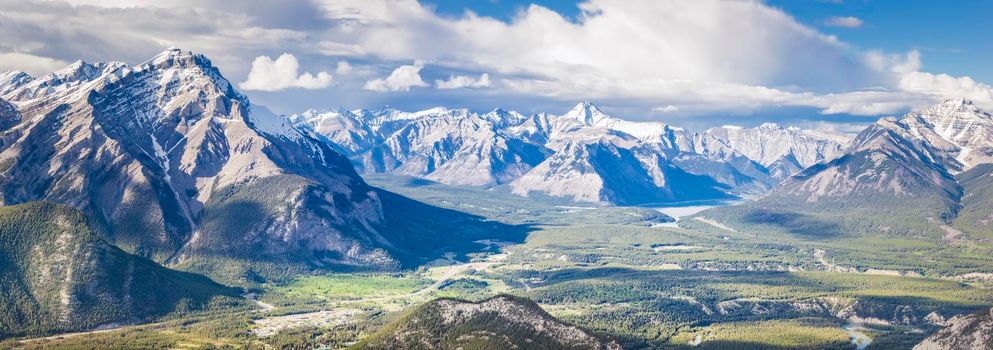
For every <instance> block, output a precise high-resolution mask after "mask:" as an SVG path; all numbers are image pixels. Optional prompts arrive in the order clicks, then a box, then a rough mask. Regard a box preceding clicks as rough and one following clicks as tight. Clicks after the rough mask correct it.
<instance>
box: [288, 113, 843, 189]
mask: <svg viewBox="0 0 993 350" xmlns="http://www.w3.org/2000/svg"><path fill="white" fill-rule="evenodd" d="M287 118H288V120H290V121H291V122H292V123H294V124H295V125H296V126H298V127H300V128H301V129H306V130H310V131H312V132H313V133H315V134H318V135H322V136H323V137H325V138H326V139H327V140H328V141H329V142H330V143H332V144H334V145H335V148H336V149H338V150H340V151H341V152H342V153H343V154H345V155H347V156H348V157H349V158H351V159H352V162H353V164H355V165H356V167H357V168H358V169H359V170H360V171H364V172H372V173H396V174H403V175H410V176H417V177H423V178H426V179H430V180H434V181H438V182H442V183H446V184H452V185H475V186H485V187H503V188H507V189H508V190H509V191H511V192H513V193H515V194H519V195H523V196H528V195H532V194H535V195H542V196H548V197H559V198H565V199H568V200H571V201H576V202H590V203H602V204H621V205H630V204H645V203H657V202H674V201H685V200H695V199H713V198H724V197H729V196H734V195H740V194H749V193H762V192H764V191H766V190H768V189H769V188H770V187H771V186H773V185H775V184H776V183H778V182H779V181H781V180H782V179H785V178H787V177H788V176H790V175H792V174H794V173H796V172H799V171H800V170H802V169H804V168H806V167H808V166H810V165H813V164H816V163H819V162H824V161H828V160H831V159H834V158H835V157H837V156H839V155H840V154H841V150H842V149H843V147H844V145H845V144H846V143H847V142H848V138H847V137H845V136H844V135H835V134H830V133H824V132H816V131H811V130H802V129H799V128H796V127H789V128H783V127H780V126H778V125H775V124H764V125H762V126H760V127H757V128H741V127H734V126H725V127H719V128H712V129H709V130H707V131H705V132H703V133H692V132H689V131H687V130H685V129H681V128H677V127H673V126H670V125H668V124H665V123H662V122H636V121H629V120H624V119H620V118H616V117H612V116H609V115H607V114H606V113H604V112H603V111H602V110H600V109H599V108H598V107H597V106H595V105H594V104H592V103H590V102H583V103H580V104H578V105H576V106H575V108H573V109H572V110H570V111H569V112H567V113H565V114H563V115H553V114H548V113H536V114H533V115H531V116H524V115H522V114H520V113H517V112H513V111H506V110H503V109H499V108H498V109H495V110H493V111H491V112H488V113H484V114H478V113H474V112H471V111H469V110H466V109H447V108H443V107H438V108H432V109H428V110H424V111H419V112H402V111H398V110H395V109H392V108H384V109H382V110H379V111H369V110H354V111H348V110H344V109H340V108H339V109H335V110H329V111H315V110H309V111H306V112H304V113H300V114H294V115H290V116H288V117H287Z"/></svg>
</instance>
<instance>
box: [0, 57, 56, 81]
mask: <svg viewBox="0 0 993 350" xmlns="http://www.w3.org/2000/svg"><path fill="white" fill-rule="evenodd" d="M67 65H69V63H68V62H66V61H63V60H57V59H52V58H48V57H41V56H35V55H31V54H25V53H18V52H9V53H0V70H19V71H23V72H25V73H28V74H29V75H32V76H41V75H44V74H47V73H51V72H52V71H55V70H57V69H59V68H62V67H65V66H67Z"/></svg>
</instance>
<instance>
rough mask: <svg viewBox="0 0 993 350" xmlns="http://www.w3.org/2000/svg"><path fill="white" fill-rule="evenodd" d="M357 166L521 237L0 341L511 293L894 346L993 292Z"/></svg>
mask: <svg viewBox="0 0 993 350" xmlns="http://www.w3.org/2000/svg"><path fill="white" fill-rule="evenodd" d="M367 178H369V181H370V182H371V183H373V184H374V185H376V186H380V187H383V188H385V189H387V190H390V191H394V192H397V193H400V194H403V195H406V196H409V197H412V198H415V199H418V200H422V201H425V202H428V203H431V204H433V205H438V206H443V207H447V208H450V209H455V210H459V211H464V212H468V213H471V214H476V215H481V216H484V217H486V218H488V219H490V220H496V221H500V222H504V223H507V224H511V225H530V226H531V227H533V228H534V230H533V231H532V232H530V233H529V235H528V237H527V239H526V240H525V241H524V242H522V243H507V242H500V241H494V240H484V241H480V242H478V243H479V251H478V252H477V253H473V254H469V256H467V257H466V259H462V260H461V261H460V260H458V259H455V256H454V254H452V255H450V257H451V258H450V259H448V258H446V259H439V260H436V261H434V262H432V263H430V264H428V265H425V266H422V267H421V268H419V269H417V270H412V271H403V272H396V273H348V274H330V275H311V276H300V277H298V278H296V279H294V280H292V281H289V282H287V283H278V284H276V283H272V284H262V285H259V286H257V289H258V290H257V292H258V295H257V296H256V297H257V299H258V305H259V308H258V310H255V311H233V312H230V313H214V314H210V315H204V316H202V317H195V318H191V319H184V320H177V321H169V322H163V323H158V324H153V325H145V326H134V327H126V328H123V329H118V330H110V331H98V332H89V333H82V334H74V335H66V336H58V337H46V338H40V339H33V340H30V341H22V342H19V341H7V342H5V343H0V347H19V348H43V347H53V346H59V347H66V348H80V349H82V348H100V347H106V346H108V345H113V347H119V348H129V347H130V348H141V347H156V348H207V347H225V346H230V347H235V348H259V349H269V348H292V347H296V348H301V347H302V348H318V347H326V348H345V347H348V346H349V345H351V344H354V343H356V342H357V341H359V340H361V339H362V338H364V337H366V336H368V335H369V334H370V333H372V332H374V331H375V330H376V329H377V328H378V327H379V326H381V325H383V324H385V323H387V322H389V321H390V320H392V319H394V318H395V317H397V316H398V315H400V314H401V313H402V312H403V311H404V310H406V309H408V308H410V307H411V306H415V305H418V304H421V303H424V302H426V301H429V300H432V299H435V298H438V297H453V298H461V299H468V300H482V299H485V298H488V297H491V296H494V295H497V294H514V295H519V296H523V297H526V298H529V299H531V300H534V301H535V302H537V303H539V305H541V306H542V308H544V309H545V310H546V311H548V312H549V313H551V314H552V315H554V316H556V317H557V318H559V319H562V320H565V321H567V322H570V323H573V324H575V325H578V326H581V327H584V328H586V329H589V330H592V331H595V332H598V333H600V334H604V335H608V336H610V337H614V338H616V339H618V340H619V341H620V342H621V344H622V345H624V347H625V348H634V349H637V348H668V349H689V348H701V349H729V348H733V349H748V348H755V349H856V348H857V349H891V348H910V347H912V346H913V344H916V343H917V342H919V341H920V340H921V339H923V338H924V337H926V336H927V335H929V334H931V333H933V332H934V331H935V330H937V329H939V328H940V327H941V326H942V325H943V324H944V322H945V320H947V319H948V318H951V317H952V316H955V315H958V314H965V313H971V312H975V311H977V310H980V309H983V308H988V307H990V306H991V305H993V289H990V288H989V287H990V286H991V285H988V284H986V283H985V282H983V281H982V279H971V280H970V279H962V278H958V279H955V278H953V277H954V276H955V275H961V274H965V273H967V272H970V271H959V270H958V269H957V267H956V266H955V264H956V261H954V260H952V261H946V260H943V259H942V258H941V257H942V255H941V254H940V250H935V252H937V253H936V254H935V255H934V256H925V257H914V256H906V255H900V254H897V253H896V249H897V248H899V249H908V247H912V248H915V249H913V250H914V251H924V252H925V253H926V252H928V250H927V249H931V248H929V247H930V246H925V245H923V244H921V243H912V242H910V241H909V240H908V241H890V242H885V241H871V240H867V239H864V238H852V239H848V240H846V239H835V240H832V241H830V242H827V241H819V240H811V239H806V238H804V237H791V236H789V235H787V234H784V233H777V232H751V231H745V230H742V229H739V228H737V227H735V226H734V224H733V223H728V222H721V221H720V220H719V219H717V218H709V217H705V216H699V215H698V216H689V217H684V218H681V220H680V221H679V222H678V225H660V223H661V222H659V218H658V217H657V216H656V215H655V214H656V213H657V212H656V211H655V210H654V209H649V208H581V209H577V208H575V207H571V206H556V205H552V204H542V203H541V202H538V201H534V200H530V199H525V198H521V197H516V196H512V195H508V194H503V193H500V192H499V191H484V190H479V189H474V188H465V187H449V186H444V185H437V184H425V183H423V182H413V181H408V179H405V178H401V177H392V176H379V175H372V176H367ZM414 183H416V185H413V184H414ZM704 214H705V213H704ZM690 218H692V219H690ZM873 247H887V249H883V251H881V252H876V251H874V250H873ZM915 261H916V264H917V265H916V266H915ZM933 271H948V272H949V273H948V274H946V275H937V274H934V273H930V272H933ZM971 272H974V273H983V271H971Z"/></svg>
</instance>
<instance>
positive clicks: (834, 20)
mask: <svg viewBox="0 0 993 350" xmlns="http://www.w3.org/2000/svg"><path fill="white" fill-rule="evenodd" d="M824 24H825V25H827V26H831V27H841V28H858V27H861V26H862V24H864V22H863V21H862V19H861V18H858V17H852V16H834V17H828V19H825V20H824Z"/></svg>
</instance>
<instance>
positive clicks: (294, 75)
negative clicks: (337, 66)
mask: <svg viewBox="0 0 993 350" xmlns="http://www.w3.org/2000/svg"><path fill="white" fill-rule="evenodd" d="M299 71H300V62H299V61H297V58H296V56H293V55H291V54H288V53H284V54H282V55H279V57H278V58H276V59H275V60H273V59H272V58H271V57H269V56H259V57H256V58H255V61H252V70H251V71H249V72H248V79H245V81H243V82H241V84H238V87H240V88H242V89H245V90H256V91H281V90H286V89H290V88H301V89H321V88H326V87H328V86H331V83H332V78H331V74H328V73H327V72H319V73H317V75H313V74H310V73H302V74H300V73H299Z"/></svg>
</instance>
